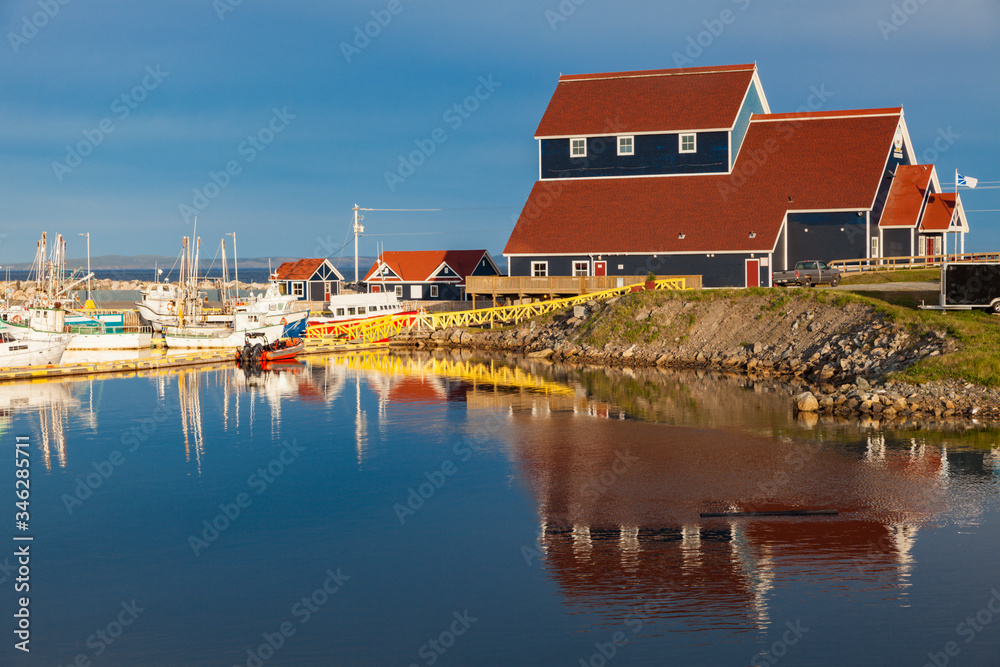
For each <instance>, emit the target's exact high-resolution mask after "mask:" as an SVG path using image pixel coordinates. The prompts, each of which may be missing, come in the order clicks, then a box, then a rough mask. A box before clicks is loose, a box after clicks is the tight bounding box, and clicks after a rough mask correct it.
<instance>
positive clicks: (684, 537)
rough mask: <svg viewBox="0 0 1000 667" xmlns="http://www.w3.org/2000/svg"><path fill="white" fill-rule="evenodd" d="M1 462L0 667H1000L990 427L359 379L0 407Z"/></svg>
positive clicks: (543, 373) (573, 390) (559, 387)
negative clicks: (24, 633)
mask: <svg viewBox="0 0 1000 667" xmlns="http://www.w3.org/2000/svg"><path fill="white" fill-rule="evenodd" d="M0 438H2V440H3V442H4V445H5V451H7V455H5V456H4V457H3V459H2V463H0V479H2V480H5V481H3V482H2V483H0V484H2V485H3V488H5V489H8V491H5V492H4V494H5V496H6V497H7V498H8V504H7V511H8V512H9V516H8V518H7V524H6V525H7V526H8V530H7V533H8V535H10V536H12V537H31V538H32V539H31V540H30V541H26V540H21V541H12V540H8V547H7V548H6V549H5V553H3V554H0V590H3V595H2V596H0V599H2V600H3V608H4V614H3V616H4V618H5V619H7V620H6V621H5V624H6V627H5V628H4V636H5V637H6V640H5V641H4V644H3V646H2V648H0V664H4V665H21V664H24V665H35V664H50V665H74V664H80V665H82V664H92V665H101V666H104V665H107V666H112V665H123V666H129V667H134V666H138V665H142V666H154V665H190V666H200V665H245V666H247V667H262V666H263V665H268V666H270V665H323V666H328V665H404V666H406V665H428V666H430V665H567V666H579V665H584V666H587V665H590V666H592V667H602V666H604V665H652V664H656V665H713V666H714V665H736V666H743V665H779V664H781V665H848V664H849V665H889V664H892V665H897V664H898V665H903V664H905V665H915V666H918V667H919V666H921V665H925V664H930V665H938V666H940V665H944V664H948V665H996V664H1000V558H997V553H998V552H1000V503H998V490H1000V438H998V433H997V431H996V430H992V429H990V428H987V427H985V426H983V425H977V424H970V423H957V422H956V423H942V424H940V425H937V426H935V427H933V428H928V427H925V428H922V429H919V430H910V431H899V430H890V429H887V428H886V427H885V426H884V425H883V424H880V423H878V422H876V421H867V422H865V423H858V422H856V421H835V420H832V419H829V420H823V419H818V418H816V417H815V415H809V416H808V417H803V418H796V416H795V415H794V413H793V412H792V410H791V407H790V403H789V398H788V395H787V393H785V392H784V391H783V390H782V389H781V388H780V387H778V386H775V385H772V384H769V383H766V382H754V381H750V380H747V379H746V378H738V377H725V376H721V375H712V374H705V373H681V372H668V371H660V370H646V371H640V370H629V369H619V370H609V369H599V368H573V367H560V366H557V365H552V364H549V363H543V362H531V361H526V360H522V359H514V358H503V357H487V356H484V355H481V354H476V353H471V352H455V353H450V354H439V355H437V356H435V355H430V354H418V353H412V354H395V353H387V352H379V353H372V354H359V355H354V356H329V357H310V358H308V359H305V360H303V362H302V363H296V364H288V365H286V366H283V367H282V368H280V369H279V370H275V371H268V372H260V373H245V372H244V371H242V370H240V369H238V368H235V367H224V368H218V367H217V368H210V369H199V368H191V369H184V370H180V371H175V372H170V373H158V374H147V375H131V376H108V377H99V378H86V379H73V380H67V381H49V382H42V383H19V384H0ZM18 443H22V444H23V443H27V444H26V446H24V447H18ZM16 450H17V451H16ZM21 450H23V451H24V452H26V454H18V451H21ZM19 456H20V457H21V458H28V459H29V460H30V466H29V467H27V468H28V469H29V470H30V509H29V512H28V514H30V519H29V521H28V523H29V525H28V526H27V527H26V528H25V529H19V528H18V524H17V523H16V522H15V516H14V515H15V512H17V511H20V510H19V509H17V508H15V500H16V498H15V497H14V495H15V494H14V489H15V479H17V477H16V475H17V474H18V473H17V472H16V471H17V470H20V469H22V468H20V467H17V466H19V465H20V464H18V463H16V461H17V460H18V458H19ZM22 478H23V475H22ZM790 509H836V510H837V511H838V514H836V515H834V516H792V517H787V516H783V517H750V518H745V517H732V516H728V517H722V518H703V517H702V516H701V514H702V513H707V512H715V513H727V512H737V511H748V510H749V511H767V510H790ZM24 545H30V547H29V552H30V574H29V575H28V578H29V581H28V584H29V586H30V591H28V592H20V593H17V592H15V584H16V579H17V577H18V576H19V575H18V571H17V567H18V565H17V563H18V556H17V555H16V554H17V553H18V552H17V551H16V549H18V548H24ZM22 575H23V573H22ZM22 596H30V604H29V605H27V606H26V607H25V608H27V609H28V610H29V613H30V622H29V626H30V653H25V652H23V651H21V650H18V649H17V648H16V647H15V644H16V643H17V642H18V641H19V638H18V636H17V635H16V634H15V633H14V632H13V631H14V630H16V629H17V627H18V623H20V621H18V619H17V618H14V617H13V615H14V614H15V613H18V610H19V609H21V608H22V606H21V605H20V603H19V601H18V598H20V597H22Z"/></svg>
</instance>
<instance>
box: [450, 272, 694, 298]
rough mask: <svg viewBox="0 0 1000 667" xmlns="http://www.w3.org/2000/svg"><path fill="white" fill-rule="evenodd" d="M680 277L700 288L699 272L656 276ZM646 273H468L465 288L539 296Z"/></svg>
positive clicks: (614, 283) (584, 290)
mask: <svg viewBox="0 0 1000 667" xmlns="http://www.w3.org/2000/svg"><path fill="white" fill-rule="evenodd" d="M674 278H677V279H683V280H684V282H685V285H686V287H687V289H700V288H701V276H657V277H656V279H657V280H670V279H674ZM645 281H646V276H544V277H538V278H535V277H531V276H513V277H507V276H468V277H467V278H466V279H465V291H466V293H467V294H470V295H484V294H491V295H514V294H516V295H518V296H539V295H556V294H573V295H581V294H590V293H592V292H601V291H604V290H608V289H615V288H618V287H624V286H626V285H635V284H637V283H642V282H645Z"/></svg>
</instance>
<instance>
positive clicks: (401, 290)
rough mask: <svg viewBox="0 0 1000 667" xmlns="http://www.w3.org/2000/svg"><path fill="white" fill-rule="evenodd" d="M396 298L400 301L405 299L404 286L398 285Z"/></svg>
mask: <svg viewBox="0 0 1000 667" xmlns="http://www.w3.org/2000/svg"><path fill="white" fill-rule="evenodd" d="M396 298H398V299H402V298H403V286H402V285H396Z"/></svg>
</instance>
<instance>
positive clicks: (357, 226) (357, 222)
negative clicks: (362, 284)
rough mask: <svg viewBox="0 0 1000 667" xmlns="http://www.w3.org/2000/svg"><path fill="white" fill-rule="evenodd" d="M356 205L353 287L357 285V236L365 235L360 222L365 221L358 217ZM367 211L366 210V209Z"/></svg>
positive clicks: (356, 206) (358, 209) (361, 216)
mask: <svg viewBox="0 0 1000 667" xmlns="http://www.w3.org/2000/svg"><path fill="white" fill-rule="evenodd" d="M360 210H361V209H360V208H358V205H357V204H355V205H354V285H355V287H357V284H358V236H360V235H361V234H364V233H365V227H364V225H362V224H361V221H362V220H364V219H365V216H363V215H358V211H360ZM366 210H367V209H366Z"/></svg>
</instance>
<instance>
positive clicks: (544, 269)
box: [531, 262, 549, 278]
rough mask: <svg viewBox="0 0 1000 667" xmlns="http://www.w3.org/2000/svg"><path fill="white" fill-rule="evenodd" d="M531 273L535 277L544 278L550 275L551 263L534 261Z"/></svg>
mask: <svg viewBox="0 0 1000 667" xmlns="http://www.w3.org/2000/svg"><path fill="white" fill-rule="evenodd" d="M531 275H532V277H534V278H544V277H545V276H547V275H549V263H548V262H532V263H531Z"/></svg>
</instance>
